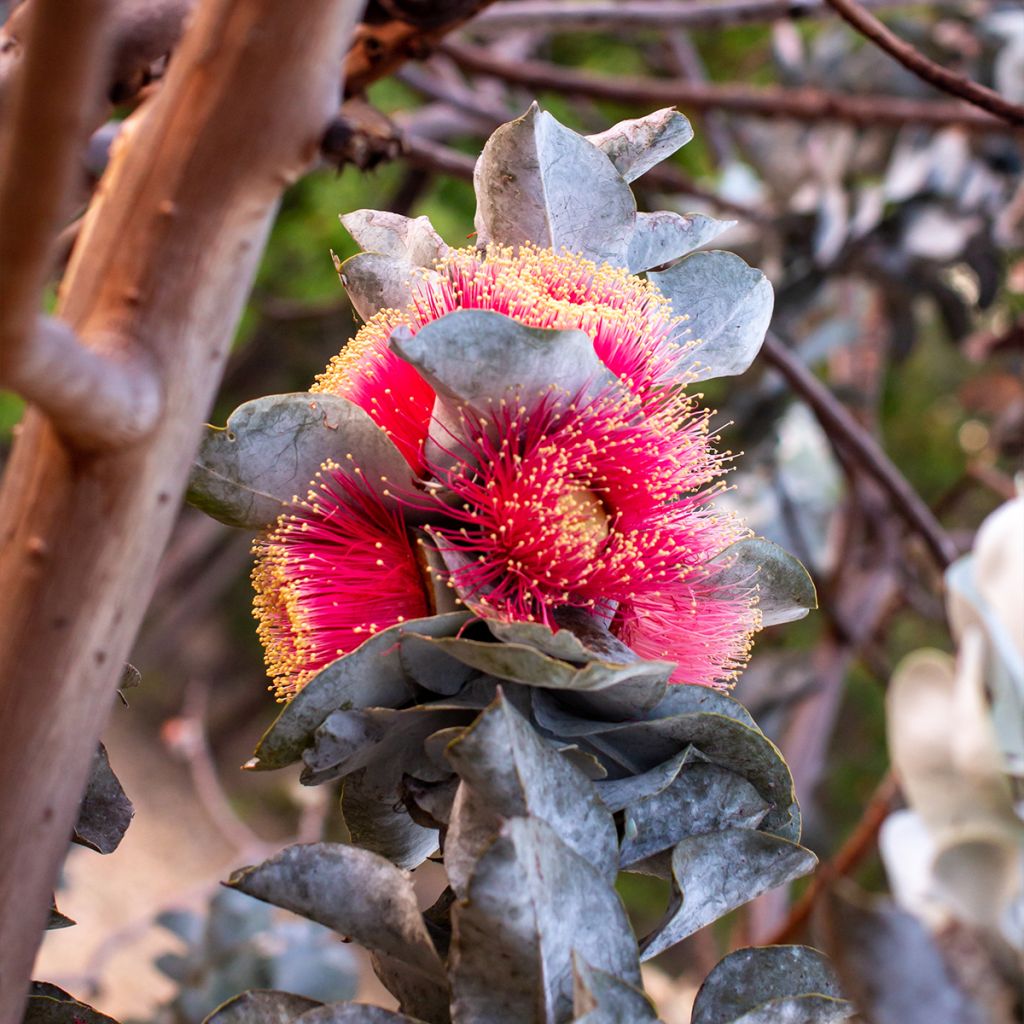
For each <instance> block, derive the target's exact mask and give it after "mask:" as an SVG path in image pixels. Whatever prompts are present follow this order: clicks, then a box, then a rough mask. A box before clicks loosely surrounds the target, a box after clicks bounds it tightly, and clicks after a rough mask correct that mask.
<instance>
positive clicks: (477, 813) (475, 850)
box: [444, 782, 504, 899]
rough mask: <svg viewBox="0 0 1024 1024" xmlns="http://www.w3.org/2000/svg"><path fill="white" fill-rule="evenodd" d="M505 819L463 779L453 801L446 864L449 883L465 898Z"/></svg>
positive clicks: (454, 890)
mask: <svg viewBox="0 0 1024 1024" xmlns="http://www.w3.org/2000/svg"><path fill="white" fill-rule="evenodd" d="M503 824H504V819H503V818H502V817H501V816H500V815H498V814H497V813H496V812H495V811H494V810H493V808H492V807H491V806H490V804H489V803H488V801H487V798H486V797H485V796H483V795H481V794H478V793H477V792H476V790H474V789H472V788H471V787H470V786H468V785H466V784H465V783H464V782H460V783H459V788H458V789H457V790H456V792H455V799H454V800H453V801H452V808H451V813H450V816H449V823H448V831H447V833H446V834H445V840H444V866H445V871H446V872H447V873H448V884H449V885H450V886H451V887H452V891H453V892H454V893H455V895H456V896H458V897H459V898H460V899H465V898H466V895H467V892H468V889H469V880H470V878H471V876H472V874H473V869H474V868H475V867H476V862H477V861H478V860H479V859H480V857H481V856H482V855H483V854H484V852H485V851H486V850H487V848H488V847H489V846H490V845H491V844H492V843H493V842H494V840H495V839H496V838H497V837H498V833H499V832H500V831H501V826H502V825H503Z"/></svg>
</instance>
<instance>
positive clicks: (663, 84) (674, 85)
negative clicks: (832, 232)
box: [440, 43, 1012, 134]
mask: <svg viewBox="0 0 1024 1024" xmlns="http://www.w3.org/2000/svg"><path fill="white" fill-rule="evenodd" d="M440 49H441V51H442V52H443V53H446V54H448V55H449V56H450V57H451V58H452V59H453V60H455V62H456V63H457V64H459V65H460V66H461V67H462V68H463V69H465V70H467V71H471V72H474V73H476V74H481V75H492V76H494V77H496V78H501V79H503V80H504V81H506V82H514V83H516V84H518V85H524V86H528V87H529V88H531V89H535V90H544V91H547V92H560V93H563V94H564V95H567V96H592V97H594V98H596V99H605V100H614V101H616V102H618V103H630V104H635V105H637V106H641V107H646V108H650V107H652V106H654V107H657V106H679V107H683V108H689V109H692V110H725V111H730V112H732V113H736V114H747V115H751V116H756V117H783V118H791V119H793V120H797V121H810V122H813V123H818V122H820V121H828V120H834V121H848V122H852V123H853V124H859V125H865V126H878V125H889V126H893V127H902V126H904V125H907V124H922V125H932V126H934V127H936V128H939V127H941V128H951V127H958V128H963V129H965V130H967V131H972V132H999V133H1004V134H1005V133H1006V132H1007V131H1008V130H1012V129H1008V128H1007V126H1006V125H1005V124H1004V123H1003V122H1002V121H1000V120H999V119H997V118H995V117H992V116H991V115H990V114H986V113H985V112H983V111H980V110H975V109H974V108H973V107H969V106H966V105H964V104H961V103H947V102H939V101H935V102H930V101H921V100H910V99H904V98H903V97H902V96H849V95H845V94H841V93H833V92H825V91H823V90H821V89H812V88H803V89H786V88H782V87H780V86H766V87H764V88H752V87H750V86H747V85H735V84H717V83H702V82H688V81H684V80H680V79H673V78H658V79H655V78H637V77H630V76H620V77H615V78H610V77H606V76H601V75H594V74H591V73H589V72H585V71H576V70H572V69H569V68H559V67H555V66H554V65H551V64H545V63H543V62H541V61H509V60H503V59H502V58H500V57H497V56H495V55H494V54H492V53H491V52H490V51H488V50H485V49H481V48H479V47H473V46H464V45H456V44H454V43H445V44H444V45H443V46H442V47H441V48H440Z"/></svg>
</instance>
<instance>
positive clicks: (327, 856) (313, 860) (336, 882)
mask: <svg viewBox="0 0 1024 1024" xmlns="http://www.w3.org/2000/svg"><path fill="white" fill-rule="evenodd" d="M227 884H228V885H229V886H231V887H232V888H234V889H238V890H240V891H241V892H244V893H248V894H249V895H250V896H255V897H256V898H257V899H261V900H264V901H266V902H267V903H273V904H274V905H275V906H278V907H283V908H284V909H286V910H290V911H292V912H293V913H296V914H301V915H302V916H303V917H308V918H309V919H310V920H312V921H316V922H318V923H319V924H323V925H326V926H327V927H328V928H331V929H333V930H334V931H336V932H338V933H339V934H340V935H344V936H348V937H351V938H353V939H355V940H356V941H357V942H359V943H360V944H361V945H363V946H365V947H366V948H367V949H369V950H371V951H372V952H374V953H375V954H377V956H378V958H379V960H380V964H381V967H382V973H383V974H384V975H385V976H386V977H387V978H388V981H387V984H388V985H389V987H390V988H391V990H392V992H394V993H395V994H396V995H398V997H399V999H400V1000H402V1001H403V1009H404V1010H406V1011H408V1012H409V1013H413V1014H418V1015H419V1016H421V1017H423V1019H424V1020H427V1021H430V1022H431V1024H433V1022H434V1021H437V1020H443V1019H444V1017H445V1016H446V1015H447V1008H448V984H447V981H446V979H445V973H444V966H443V964H442V963H441V960H440V958H439V957H438V955H437V952H436V950H435V949H434V945H433V943H432V942H431V941H430V936H429V934H428V933H427V928H426V925H425V924H424V922H423V917H422V915H421V914H420V911H419V905H418V903H417V900H416V894H415V892H414V890H413V886H412V881H411V880H410V877H409V875H408V874H406V873H405V872H404V871H401V870H399V869H398V868H396V867H395V865H394V864H392V863H390V862H389V861H387V860H385V859H384V858H383V857H379V856H377V854H375V853H371V852H370V851H368V850H362V849H359V848H358V847H355V846H347V845H344V844H341V843H310V844H306V845H298V846H289V847H287V848H286V849H284V850H282V851H281V852H280V853H279V854H277V855H276V856H274V857H272V858H270V860H267V861H264V862H263V863H262V864H260V865H258V866H256V867H250V868H243V869H242V870H241V871H236V872H235V873H234V874H233V875H232V876H231V878H230V879H229V880H228V882H227ZM412 1002H416V1004H417V1005H415V1006H413V1005H409V1004H410V1003H412Z"/></svg>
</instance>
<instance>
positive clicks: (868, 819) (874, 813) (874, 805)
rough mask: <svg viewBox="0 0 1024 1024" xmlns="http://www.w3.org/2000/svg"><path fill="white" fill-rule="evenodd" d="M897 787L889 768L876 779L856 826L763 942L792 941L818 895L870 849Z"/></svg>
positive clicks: (897, 789)
mask: <svg viewBox="0 0 1024 1024" xmlns="http://www.w3.org/2000/svg"><path fill="white" fill-rule="evenodd" d="M898 792H899V786H898V784H897V782H896V778H895V776H894V775H893V774H892V771H887V772H886V773H885V775H884V776H883V777H882V780H881V782H879V784H878V786H877V788H876V789H875V791H874V793H873V794H872V795H871V799H870V800H868V802H867V804H866V805H865V807H864V813H863V814H862V815H861V817H860V821H858V822H857V826H856V828H854V830H853V832H852V833H851V834H850V836H849V838H848V839H847V840H846V842H845V843H843V845H842V846H841V847H840V848H839V850H838V852H837V853H836V855H835V856H834V857H832V858H830V859H829V860H827V861H825V863H824V864H822V865H821V866H820V867H819V868H818V870H817V872H816V873H815V875H814V878H813V879H812V880H811V884H810V885H809V886H808V887H807V889H806V891H805V892H804V894H803V895H802V896H801V897H800V899H798V900H797V901H796V903H794V904H793V906H792V908H791V909H790V912H789V916H788V917H787V918H786V921H785V923H784V924H783V925H782V927H781V928H779V930H778V931H777V932H776V933H775V934H774V935H772V936H771V937H770V938H769V939H768V940H767V941H766V942H765V943H763V944H764V945H768V946H777V945H783V944H785V943H788V942H792V940H793V938H794V937H795V936H796V935H797V934H798V933H799V931H800V929H801V928H802V927H803V926H804V924H805V923H806V922H807V920H808V918H810V916H811V912H812V911H813V910H814V905H815V903H816V902H817V900H818V898H819V897H820V896H821V894H822V893H823V892H824V891H825V890H826V889H827V888H828V887H829V886H830V885H831V884H832V883H833V882H834V881H835V880H836V879H837V878H843V877H844V876H846V875H848V874H849V873H850V872H851V871H853V869H854V868H856V867H857V865H858V864H859V863H860V862H861V861H862V860H863V859H864V858H865V857H866V856H867V855H868V854H869V853H870V852H871V850H872V848H873V846H874V844H875V840H876V839H877V837H878V831H879V829H880V828H881V827H882V822H884V821H885V819H886V818H887V817H888V816H889V813H890V811H891V810H892V805H893V801H894V800H895V799H896V794H897V793H898Z"/></svg>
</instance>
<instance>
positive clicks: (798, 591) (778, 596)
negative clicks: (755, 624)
mask: <svg viewBox="0 0 1024 1024" xmlns="http://www.w3.org/2000/svg"><path fill="white" fill-rule="evenodd" d="M715 563H718V564H721V565H723V566H724V568H722V569H721V570H720V571H719V572H717V573H715V575H714V576H712V577H711V579H710V580H709V582H710V583H712V584H715V585H717V586H722V587H726V588H729V589H732V588H734V587H739V588H742V587H744V586H747V587H751V586H754V587H757V593H758V608H759V609H760V612H761V625H762V626H777V625H780V624H781V623H783V622H795V621H796V620H797V619H802V618H804V617H805V616H806V615H807V613H808V612H809V611H811V610H812V609H814V608H817V607H818V594H817V591H816V590H815V589H814V581H813V580H812V579H811V577H810V574H809V573H808V572H807V570H806V569H805V568H804V566H803V563H802V562H800V561H799V559H797V558H794V557H793V556H792V555H791V554H790V553H789V552H788V551H787V550H786V549H785V548H782V547H779V545H778V544H774V543H772V542H771V541H770V540H765V538H764V537H751V538H749V539H747V540H740V541H737V542H736V543H735V544H733V545H731V546H730V547H728V548H726V549H725V551H723V552H722V554H720V555H719V556H718V558H716V559H715Z"/></svg>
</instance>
